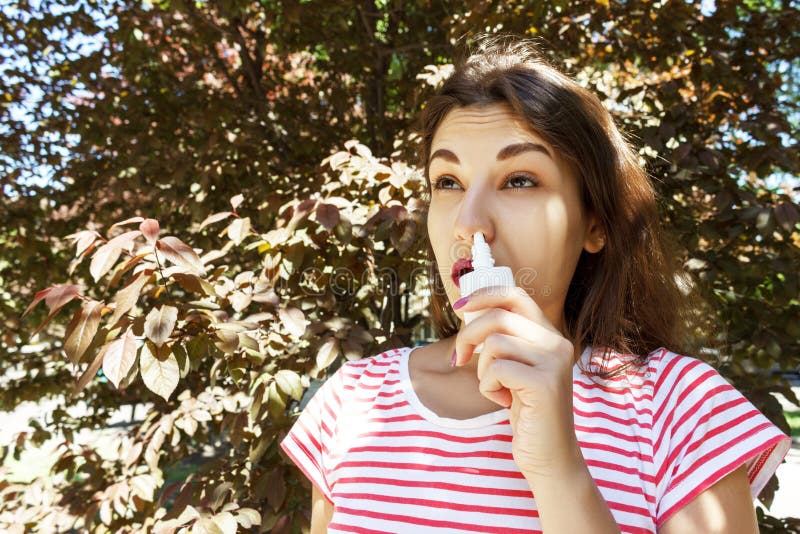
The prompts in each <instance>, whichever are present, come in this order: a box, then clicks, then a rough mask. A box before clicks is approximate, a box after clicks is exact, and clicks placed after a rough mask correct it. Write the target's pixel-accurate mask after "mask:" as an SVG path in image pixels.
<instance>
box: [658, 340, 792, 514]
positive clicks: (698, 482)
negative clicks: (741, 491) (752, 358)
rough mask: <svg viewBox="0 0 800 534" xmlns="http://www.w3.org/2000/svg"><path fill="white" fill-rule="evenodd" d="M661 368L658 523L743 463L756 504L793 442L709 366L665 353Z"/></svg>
mask: <svg viewBox="0 0 800 534" xmlns="http://www.w3.org/2000/svg"><path fill="white" fill-rule="evenodd" d="M656 368H657V372H656V377H655V380H656V382H655V385H654V388H653V461H654V465H655V471H656V477H655V478H656V480H655V483H656V525H657V526H658V527H660V526H661V525H662V524H664V522H665V521H666V520H667V519H669V518H670V517H671V516H672V515H673V514H674V513H675V512H677V511H678V510H680V509H681V508H682V507H683V506H685V505H686V504H688V503H689V502H690V501H691V500H692V499H694V498H695V497H697V496H698V495H699V494H700V493H702V492H703V491H705V490H706V489H708V488H709V487H711V486H713V485H714V484H715V483H716V482H718V481H719V480H721V479H722V478H724V477H725V476H726V475H728V474H730V473H731V472H733V471H735V470H736V469H737V468H739V467H740V466H742V465H743V464H744V465H745V466H746V467H747V476H748V478H749V481H750V493H751V495H752V497H753V499H755V498H756V497H757V496H758V494H759V493H760V492H761V490H762V489H763V488H764V485H765V484H766V483H767V481H768V480H769V478H770V477H771V476H772V474H773V473H774V472H775V470H776V469H777V468H778V466H779V465H780V463H781V461H782V460H783V458H784V456H786V453H787V452H788V451H789V447H790V446H791V438H789V436H787V435H786V434H784V433H783V432H781V431H780V429H778V427H776V426H775V425H774V424H772V422H770V421H769V420H768V419H767V418H766V417H765V416H764V415H763V414H762V413H761V412H759V411H758V409H756V407H755V406H753V404H752V403H751V402H750V401H748V400H747V399H746V398H745V397H744V396H743V395H742V394H741V393H739V391H737V390H736V389H735V388H734V387H733V386H731V385H730V384H729V383H728V382H727V381H726V380H725V379H724V378H723V377H722V375H720V374H719V373H718V372H717V371H716V370H715V369H714V368H713V367H711V366H710V365H708V364H707V363H705V362H702V361H700V360H697V359H695V358H690V357H687V356H680V355H677V354H674V353H670V352H667V353H666V355H664V356H663V357H661V358H660V361H659V362H657V364H656Z"/></svg>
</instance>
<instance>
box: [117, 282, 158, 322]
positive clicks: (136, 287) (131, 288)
mask: <svg viewBox="0 0 800 534" xmlns="http://www.w3.org/2000/svg"><path fill="white" fill-rule="evenodd" d="M150 276H151V275H150V273H149V272H147V271H142V272H140V273H137V274H136V275H135V277H134V278H133V279H132V280H131V281H130V282H129V283H128V285H126V286H125V287H123V288H122V289H120V290H119V291H118V292H117V294H116V295H114V298H113V299H112V300H111V302H112V303H113V304H115V305H116V308H115V309H114V313H113V315H112V316H111V318H110V319H109V320H108V324H109V325H114V324H116V322H117V321H119V319H120V318H121V317H122V316H123V315H125V314H126V313H128V312H129V311H130V310H131V309H132V308H133V307H134V306H135V305H136V302H137V301H138V300H139V296H140V295H141V292H142V288H143V287H144V285H145V284H146V283H147V281H148V280H149V279H150Z"/></svg>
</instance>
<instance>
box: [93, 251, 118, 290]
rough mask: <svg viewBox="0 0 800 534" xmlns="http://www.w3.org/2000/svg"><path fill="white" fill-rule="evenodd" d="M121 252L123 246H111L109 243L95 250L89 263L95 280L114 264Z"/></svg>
mask: <svg viewBox="0 0 800 534" xmlns="http://www.w3.org/2000/svg"><path fill="white" fill-rule="evenodd" d="M120 254H122V249H121V248H119V247H115V246H109V245H108V244H107V243H106V244H105V245H103V246H102V247H100V248H98V249H97V250H95V251H94V254H93V255H92V263H91V264H90V265H89V273H90V274H91V275H92V278H94V281H95V282H97V281H98V280H100V279H101V278H102V277H103V275H104V274H106V273H107V272H108V271H109V270H110V269H111V268H112V267H113V266H114V264H115V263H116V262H117V260H118V259H119V255H120Z"/></svg>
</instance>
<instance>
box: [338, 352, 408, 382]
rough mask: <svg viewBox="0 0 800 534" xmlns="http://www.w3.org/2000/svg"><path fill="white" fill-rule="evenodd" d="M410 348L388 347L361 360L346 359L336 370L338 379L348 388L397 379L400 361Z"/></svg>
mask: <svg viewBox="0 0 800 534" xmlns="http://www.w3.org/2000/svg"><path fill="white" fill-rule="evenodd" d="M408 350H409V347H401V348H397V349H388V350H385V351H383V352H380V353H378V354H374V355H372V356H369V357H366V358H362V359H360V360H350V361H346V362H344V363H343V364H342V366H341V367H340V368H339V369H338V370H337V371H336V375H337V376H336V379H337V381H338V382H339V383H340V385H341V387H343V388H344V389H347V390H352V389H355V388H360V389H361V388H364V386H367V387H369V386H370V385H373V386H376V385H379V384H382V383H384V382H386V381H387V380H392V379H397V378H398V375H399V369H400V361H401V359H402V357H403V356H404V355H405V354H406V353H407V352H408Z"/></svg>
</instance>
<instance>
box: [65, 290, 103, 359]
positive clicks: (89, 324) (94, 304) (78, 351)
mask: <svg viewBox="0 0 800 534" xmlns="http://www.w3.org/2000/svg"><path fill="white" fill-rule="evenodd" d="M104 306H105V303H104V302H101V301H96V300H89V301H87V302H85V303H84V304H83V306H81V307H80V309H78V311H76V312H75V315H74V316H73V318H72V321H71V322H70V324H69V326H67V331H66V334H65V340H64V352H66V353H67V357H68V358H69V359H70V361H71V362H72V363H73V364H76V365H77V363H78V362H79V361H80V359H81V356H83V353H84V352H86V349H87V348H89V345H90V344H91V342H92V339H94V336H95V334H96V333H97V329H98V327H99V326H100V315H101V312H102V310H103V307H104Z"/></svg>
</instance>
